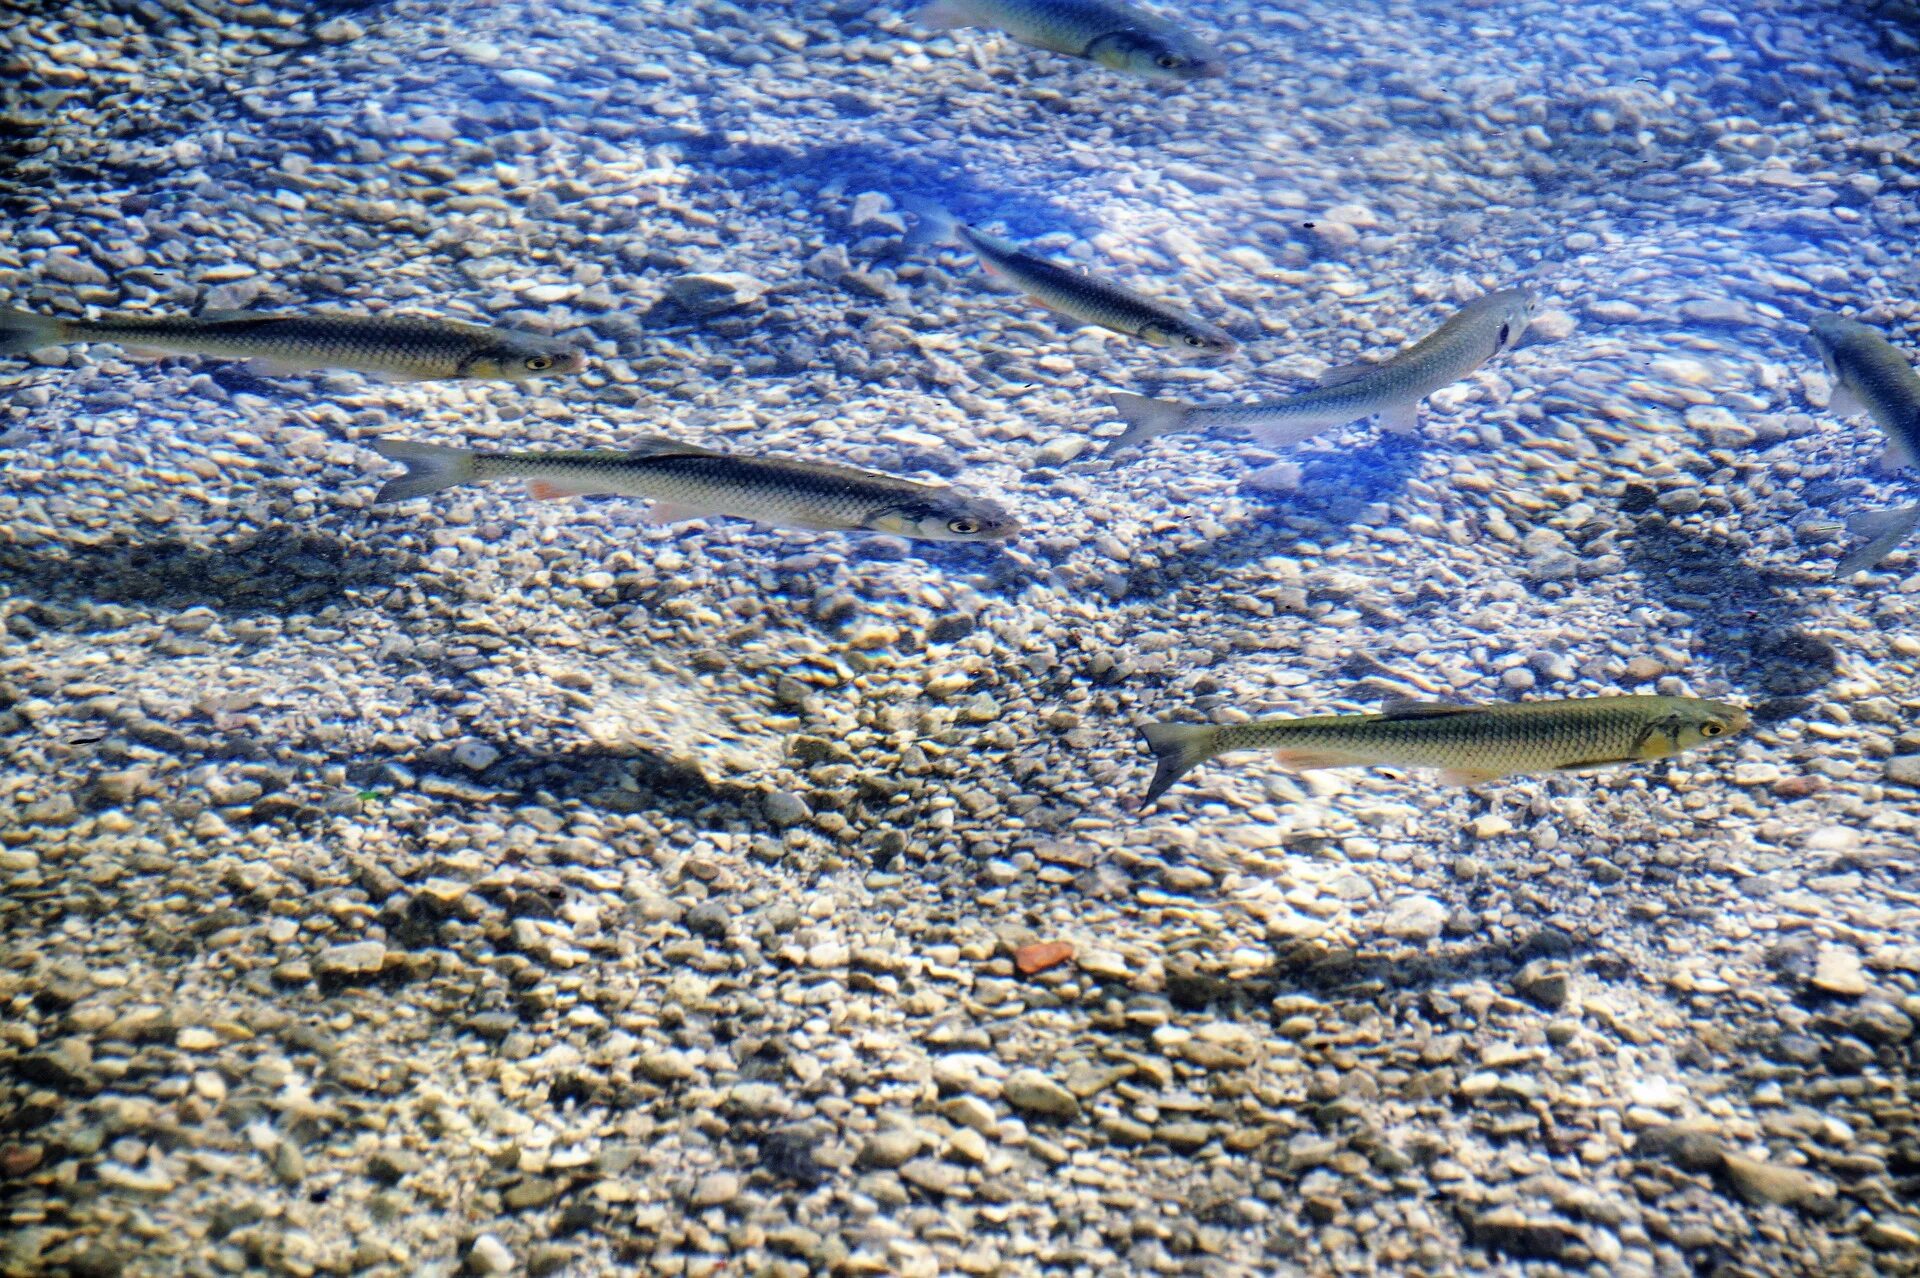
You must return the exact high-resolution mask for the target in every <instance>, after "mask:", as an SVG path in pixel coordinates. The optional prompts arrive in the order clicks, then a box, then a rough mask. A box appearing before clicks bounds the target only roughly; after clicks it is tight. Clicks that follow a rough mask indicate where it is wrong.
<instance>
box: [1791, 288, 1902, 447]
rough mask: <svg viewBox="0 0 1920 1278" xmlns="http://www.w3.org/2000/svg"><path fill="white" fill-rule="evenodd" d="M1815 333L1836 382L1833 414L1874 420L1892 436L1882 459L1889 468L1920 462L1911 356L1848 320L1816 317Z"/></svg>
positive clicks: (1816, 345)
mask: <svg viewBox="0 0 1920 1278" xmlns="http://www.w3.org/2000/svg"><path fill="white" fill-rule="evenodd" d="M1809 328H1810V329H1811V330H1812V334H1813V345H1814V349H1815V350H1817V351H1819V352H1820V362H1821V363H1823V364H1825V365H1826V367H1827V376H1828V378H1830V379H1831V380H1832V382H1833V398H1832V399H1830V400H1829V401H1827V411H1829V412H1831V413H1832V414H1833V415H1834V416H1835V417H1857V416H1858V415H1860V414H1861V413H1867V414H1869V415H1870V416H1872V418H1873V420H1874V421H1876V422H1878V423H1879V424H1880V429H1881V430H1884V431H1886V432H1887V449H1886V451H1885V452H1884V453H1882V454H1881V455H1880V465H1881V466H1882V467H1884V468H1885V469H1887V470H1897V469H1899V468H1900V467H1902V466H1911V465H1913V464H1914V463H1915V462H1920V373H1915V372H1914V371H1913V365H1912V364H1911V363H1910V362H1909V361H1908V359H1907V357H1906V355H1905V354H1903V353H1902V352H1901V351H1900V350H1899V349H1898V348H1897V347H1895V346H1894V345H1893V344H1892V343H1891V342H1889V341H1887V339H1886V338H1884V337H1882V336H1880V334H1879V333H1877V332H1875V331H1874V330H1873V329H1871V328H1868V327H1867V326H1866V325H1865V324H1862V323H1861V322H1860V321H1858V320H1851V319H1848V318H1846V317H1845V316H1844V315H1819V316H1815V317H1814V320H1813V322H1812V324H1811V325H1809Z"/></svg>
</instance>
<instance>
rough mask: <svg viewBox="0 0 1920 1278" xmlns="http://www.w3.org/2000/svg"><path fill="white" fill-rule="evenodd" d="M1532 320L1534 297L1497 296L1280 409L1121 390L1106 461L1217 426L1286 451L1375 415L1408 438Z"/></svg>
mask: <svg viewBox="0 0 1920 1278" xmlns="http://www.w3.org/2000/svg"><path fill="white" fill-rule="evenodd" d="M1532 320H1533V294H1532V293H1531V292H1529V291H1528V290H1526V289H1524V288H1509V289H1502V290H1500V291H1499V292H1497V293H1489V294H1487V295H1486V296H1485V297H1478V298H1475V299H1474V300H1473V301H1471V302H1468V303H1467V304H1466V305H1465V306H1463V307H1461V308H1460V309H1459V310H1458V311H1456V312H1454V314H1453V315H1452V316H1451V317H1450V318H1449V319H1448V320H1447V322H1446V323H1444V324H1442V325H1441V326H1440V327H1439V328H1436V329H1434V330H1433V332H1431V333H1429V334H1427V335H1426V336H1425V337H1423V338H1421V339H1420V340H1419V341H1417V342H1415V343H1414V344H1413V345H1411V346H1409V347H1407V348H1406V349H1405V350H1403V351H1400V352H1399V353H1397V354H1395V355H1394V356H1393V357H1392V358H1390V359H1387V360H1383V361H1381V362H1380V363H1377V364H1370V363H1364V362H1363V363H1357V364H1348V365H1346V366H1345V367H1344V368H1337V369H1332V370H1329V371H1328V372H1326V373H1324V374H1322V376H1321V379H1320V382H1321V384H1320V385H1319V386H1317V387H1315V388H1313V389H1312V390H1305V391H1301V392H1300V393H1299V394H1297V395H1291V396H1288V397H1287V398H1286V399H1282V400H1278V401H1275V402H1273V403H1267V404H1181V403H1177V402H1175V401H1172V400H1165V399H1150V398H1148V397H1147V396H1145V395H1132V394H1128V393H1127V392H1125V391H1115V392H1112V393H1111V394H1110V395H1109V396H1108V399H1109V400H1110V401H1111V402H1112V404H1113V406H1114V408H1115V409H1117V410H1118V411H1119V413H1120V416H1121V417H1122V418H1124V419H1125V420H1126V423H1127V429H1126V430H1125V431H1124V432H1122V433H1121V434H1120V435H1119V436H1118V437H1116V438H1115V439H1114V440H1113V442H1112V443H1110V444H1108V445H1107V446H1106V448H1105V449H1104V450H1103V451H1102V453H1101V455H1102V456H1105V457H1111V456H1114V455H1115V454H1117V453H1121V452H1124V451H1126V450H1127V449H1129V448H1137V447H1138V446H1139V445H1141V444H1144V443H1145V442H1146V441H1148V440H1149V439H1152V438H1154V437H1155V436H1157V435H1167V434H1171V433H1173V432H1175V431H1185V430H1209V429H1211V428H1213V427H1216V426H1237V427H1239V428H1241V429H1242V430H1246V431H1249V432H1251V433H1252V435H1253V437H1254V438H1255V439H1258V440H1259V441H1260V442H1261V443H1263V444H1266V445H1268V446H1269V447H1272V448H1284V447H1287V446H1289V445H1292V444H1297V443H1299V442H1301V441H1302V440H1305V439H1311V438H1312V437H1313V436H1315V435H1318V434H1319V433H1320V432H1321V431H1323V430H1327V429H1329V428H1331V427H1334V426H1344V425H1346V424H1347V423H1348V422H1352V421H1358V420H1360V419H1361V418H1362V417H1372V416H1375V415H1377V416H1378V417H1379V418H1380V425H1381V426H1382V428H1384V429H1386V430H1389V431H1393V432H1395V433H1397V434H1408V433H1411V432H1412V431H1413V430H1414V429H1415V428H1416V427H1417V426H1418V425H1419V422H1420V401H1421V400H1423V399H1425V398H1426V397H1427V396H1428V395H1431V394H1432V393H1433V392H1435V391H1437V390H1439V389H1440V388H1441V387H1442V386H1448V385H1451V384H1453V383H1454V382H1457V381H1459V380H1460V379H1461V378H1463V377H1465V376H1467V375H1468V374H1469V373H1471V372H1473V371H1474V370H1475V369H1477V368H1479V367H1480V366H1481V365H1482V364H1485V363H1486V362H1487V361H1488V360H1490V359H1492V358H1493V357H1494V356H1496V355H1499V354H1501V353H1502V352H1504V351H1509V350H1512V349H1513V348H1514V347H1515V346H1517V345H1519V343H1520V337H1521V334H1523V333H1525V332H1526V330H1527V325H1528V324H1529V323H1531V322H1532Z"/></svg>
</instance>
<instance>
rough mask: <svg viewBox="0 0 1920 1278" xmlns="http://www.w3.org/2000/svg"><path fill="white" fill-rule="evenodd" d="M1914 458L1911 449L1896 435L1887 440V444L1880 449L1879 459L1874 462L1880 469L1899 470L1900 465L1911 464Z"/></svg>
mask: <svg viewBox="0 0 1920 1278" xmlns="http://www.w3.org/2000/svg"><path fill="white" fill-rule="evenodd" d="M1914 460H1915V458H1914V455H1913V449H1911V448H1909V447H1908V446H1907V443H1906V441H1905V440H1903V439H1901V438H1900V437H1899V436H1897V435H1896V436H1895V437H1893V438H1892V439H1889V440H1888V441H1887V446H1886V447H1885V448H1883V449H1882V450H1881V451H1880V459H1879V461H1878V462H1876V463H1875V464H1876V465H1878V466H1879V468H1880V469H1881V470H1899V469H1900V468H1901V467H1902V466H1911V465H1913V463H1914Z"/></svg>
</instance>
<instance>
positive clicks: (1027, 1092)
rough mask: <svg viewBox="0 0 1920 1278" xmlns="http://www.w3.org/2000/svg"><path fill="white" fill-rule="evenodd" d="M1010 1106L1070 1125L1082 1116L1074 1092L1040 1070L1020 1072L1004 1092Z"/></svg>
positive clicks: (1008, 1081) (1008, 1083) (1002, 1092)
mask: <svg viewBox="0 0 1920 1278" xmlns="http://www.w3.org/2000/svg"><path fill="white" fill-rule="evenodd" d="M1001 1095H1002V1096H1004V1097H1005V1098H1006V1101H1007V1103H1008V1104H1009V1105H1012V1106H1013V1107H1014V1108H1015V1109H1017V1110H1020V1111H1021V1112H1022V1113H1026V1114H1033V1115H1036V1116H1038V1117H1040V1118H1051V1119H1056V1120H1058V1121H1060V1122H1067V1121H1070V1120H1072V1119H1075V1118H1078V1117H1079V1116H1080V1102H1079V1101H1077V1100H1075V1099H1074V1095H1073V1093H1072V1092H1070V1091H1068V1090H1067V1089H1066V1088H1064V1087H1062V1086H1060V1084H1058V1083H1056V1082H1054V1081H1053V1080H1052V1079H1050V1078H1048V1077H1047V1076H1046V1075H1045V1074H1042V1073H1041V1072H1040V1071H1039V1070H1037V1069H1023V1070H1019V1071H1017V1072H1016V1073H1015V1074H1014V1075H1013V1076H1012V1077H1011V1078H1009V1079H1008V1080H1007V1081H1006V1084H1005V1086H1004V1087H1003V1088H1002V1090H1001Z"/></svg>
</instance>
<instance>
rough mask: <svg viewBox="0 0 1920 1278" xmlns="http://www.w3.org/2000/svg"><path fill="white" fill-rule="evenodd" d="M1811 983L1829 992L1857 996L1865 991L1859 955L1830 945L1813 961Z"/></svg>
mask: <svg viewBox="0 0 1920 1278" xmlns="http://www.w3.org/2000/svg"><path fill="white" fill-rule="evenodd" d="M1812 985H1813V987H1814V988H1815V989H1820V990H1825V991H1826V992H1827V993H1829V994H1840V995H1845V996H1847V997H1850V998H1858V997H1859V996H1860V995H1862V994H1865V993H1866V992H1867V978H1866V977H1865V976H1863V975H1862V974H1861V972H1860V956H1859V955H1858V954H1856V953H1854V952H1853V951H1852V950H1850V949H1846V948H1844V947H1843V946H1838V945H1830V946H1827V947H1826V948H1825V949H1822V950H1821V951H1820V957H1819V959H1818V960H1817V961H1816V962H1815V963H1814V968H1813V980H1812Z"/></svg>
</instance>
